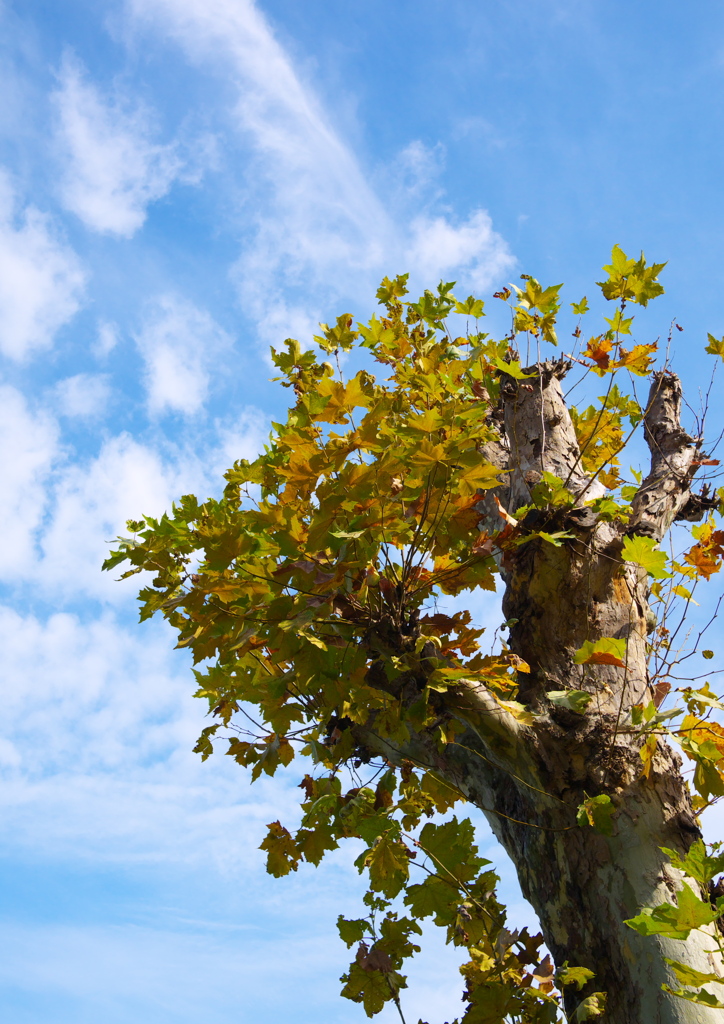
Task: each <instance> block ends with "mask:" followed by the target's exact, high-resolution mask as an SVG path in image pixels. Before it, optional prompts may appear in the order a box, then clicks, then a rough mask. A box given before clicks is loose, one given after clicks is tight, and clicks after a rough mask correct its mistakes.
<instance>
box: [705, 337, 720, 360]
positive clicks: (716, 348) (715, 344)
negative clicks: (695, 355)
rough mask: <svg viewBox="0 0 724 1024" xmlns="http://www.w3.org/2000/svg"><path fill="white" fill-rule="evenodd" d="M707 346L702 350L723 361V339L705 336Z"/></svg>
mask: <svg viewBox="0 0 724 1024" xmlns="http://www.w3.org/2000/svg"><path fill="white" fill-rule="evenodd" d="M707 338H708V339H709V344H708V345H707V346H706V348H705V349H704V351H705V352H708V353H709V354H710V355H712V356H721V358H722V359H724V338H715V337H714V335H713V334H707Z"/></svg>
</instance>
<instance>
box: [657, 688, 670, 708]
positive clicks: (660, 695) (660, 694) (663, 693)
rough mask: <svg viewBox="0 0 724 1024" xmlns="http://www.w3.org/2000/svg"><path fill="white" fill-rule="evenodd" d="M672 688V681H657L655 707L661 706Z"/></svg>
mask: <svg viewBox="0 0 724 1024" xmlns="http://www.w3.org/2000/svg"><path fill="white" fill-rule="evenodd" d="M670 690H671V683H657V684H656V686H654V688H653V693H654V698H653V699H654V707H657V708H660V707H661V705H662V704H663V703H664V701H665V700H666V697H667V696H668V694H669V692H670Z"/></svg>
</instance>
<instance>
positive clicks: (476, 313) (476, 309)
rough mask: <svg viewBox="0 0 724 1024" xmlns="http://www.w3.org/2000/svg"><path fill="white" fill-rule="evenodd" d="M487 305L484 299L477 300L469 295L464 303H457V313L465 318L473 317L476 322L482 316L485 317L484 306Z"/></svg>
mask: <svg viewBox="0 0 724 1024" xmlns="http://www.w3.org/2000/svg"><path fill="white" fill-rule="evenodd" d="M484 305H485V303H484V302H483V300H482V299H476V298H475V297H474V296H472V295H468V297H467V299H465V301H464V302H456V303H455V312H456V313H461V314H462V315H463V316H472V317H474V318H475V319H476V320H479V319H480V317H481V316H485V313H484V312H483V306H484Z"/></svg>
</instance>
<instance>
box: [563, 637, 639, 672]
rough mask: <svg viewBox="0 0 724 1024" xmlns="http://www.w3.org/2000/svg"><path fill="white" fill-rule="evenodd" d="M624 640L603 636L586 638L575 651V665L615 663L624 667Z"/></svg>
mask: <svg viewBox="0 0 724 1024" xmlns="http://www.w3.org/2000/svg"><path fill="white" fill-rule="evenodd" d="M625 657H626V640H625V639H620V640H619V639H616V637H612V636H603V637H600V638H599V639H598V640H586V642H585V643H584V644H583V646H582V647H581V648H580V649H579V650H578V651H576V653H575V655H574V657H573V662H574V664H576V665H616V666H618V667H619V668H625V667H626V662H625V661H624V658H625Z"/></svg>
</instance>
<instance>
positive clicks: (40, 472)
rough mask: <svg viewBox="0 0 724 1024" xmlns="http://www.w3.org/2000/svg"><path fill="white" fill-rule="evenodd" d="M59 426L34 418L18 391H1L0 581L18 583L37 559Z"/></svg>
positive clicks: (41, 416) (40, 416)
mask: <svg viewBox="0 0 724 1024" xmlns="http://www.w3.org/2000/svg"><path fill="white" fill-rule="evenodd" d="M58 454H59V446H58V434H57V427H56V425H55V423H54V422H53V421H52V419H50V417H48V416H47V415H46V414H43V413H41V414H38V415H34V414H33V412H32V411H31V410H30V409H29V408H28V405H27V402H26V401H25V399H24V398H23V396H22V395H21V394H20V392H19V391H16V390H15V388H12V387H9V386H7V385H4V386H0V478H1V479H2V487H0V520H1V521H2V524H3V542H2V544H0V578H4V579H8V580H15V579H16V578H17V576H18V574H22V573H23V572H24V571H25V570H27V567H28V565H29V564H31V563H32V562H33V560H34V558H35V536H36V532H37V530H38V529H39V528H40V525H41V523H42V522H43V517H44V515H45V513H46V510H47V502H48V496H47V490H46V488H47V483H48V479H49V476H50V473H51V469H52V465H53V462H54V460H55V459H56V458H57V457H58Z"/></svg>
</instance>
